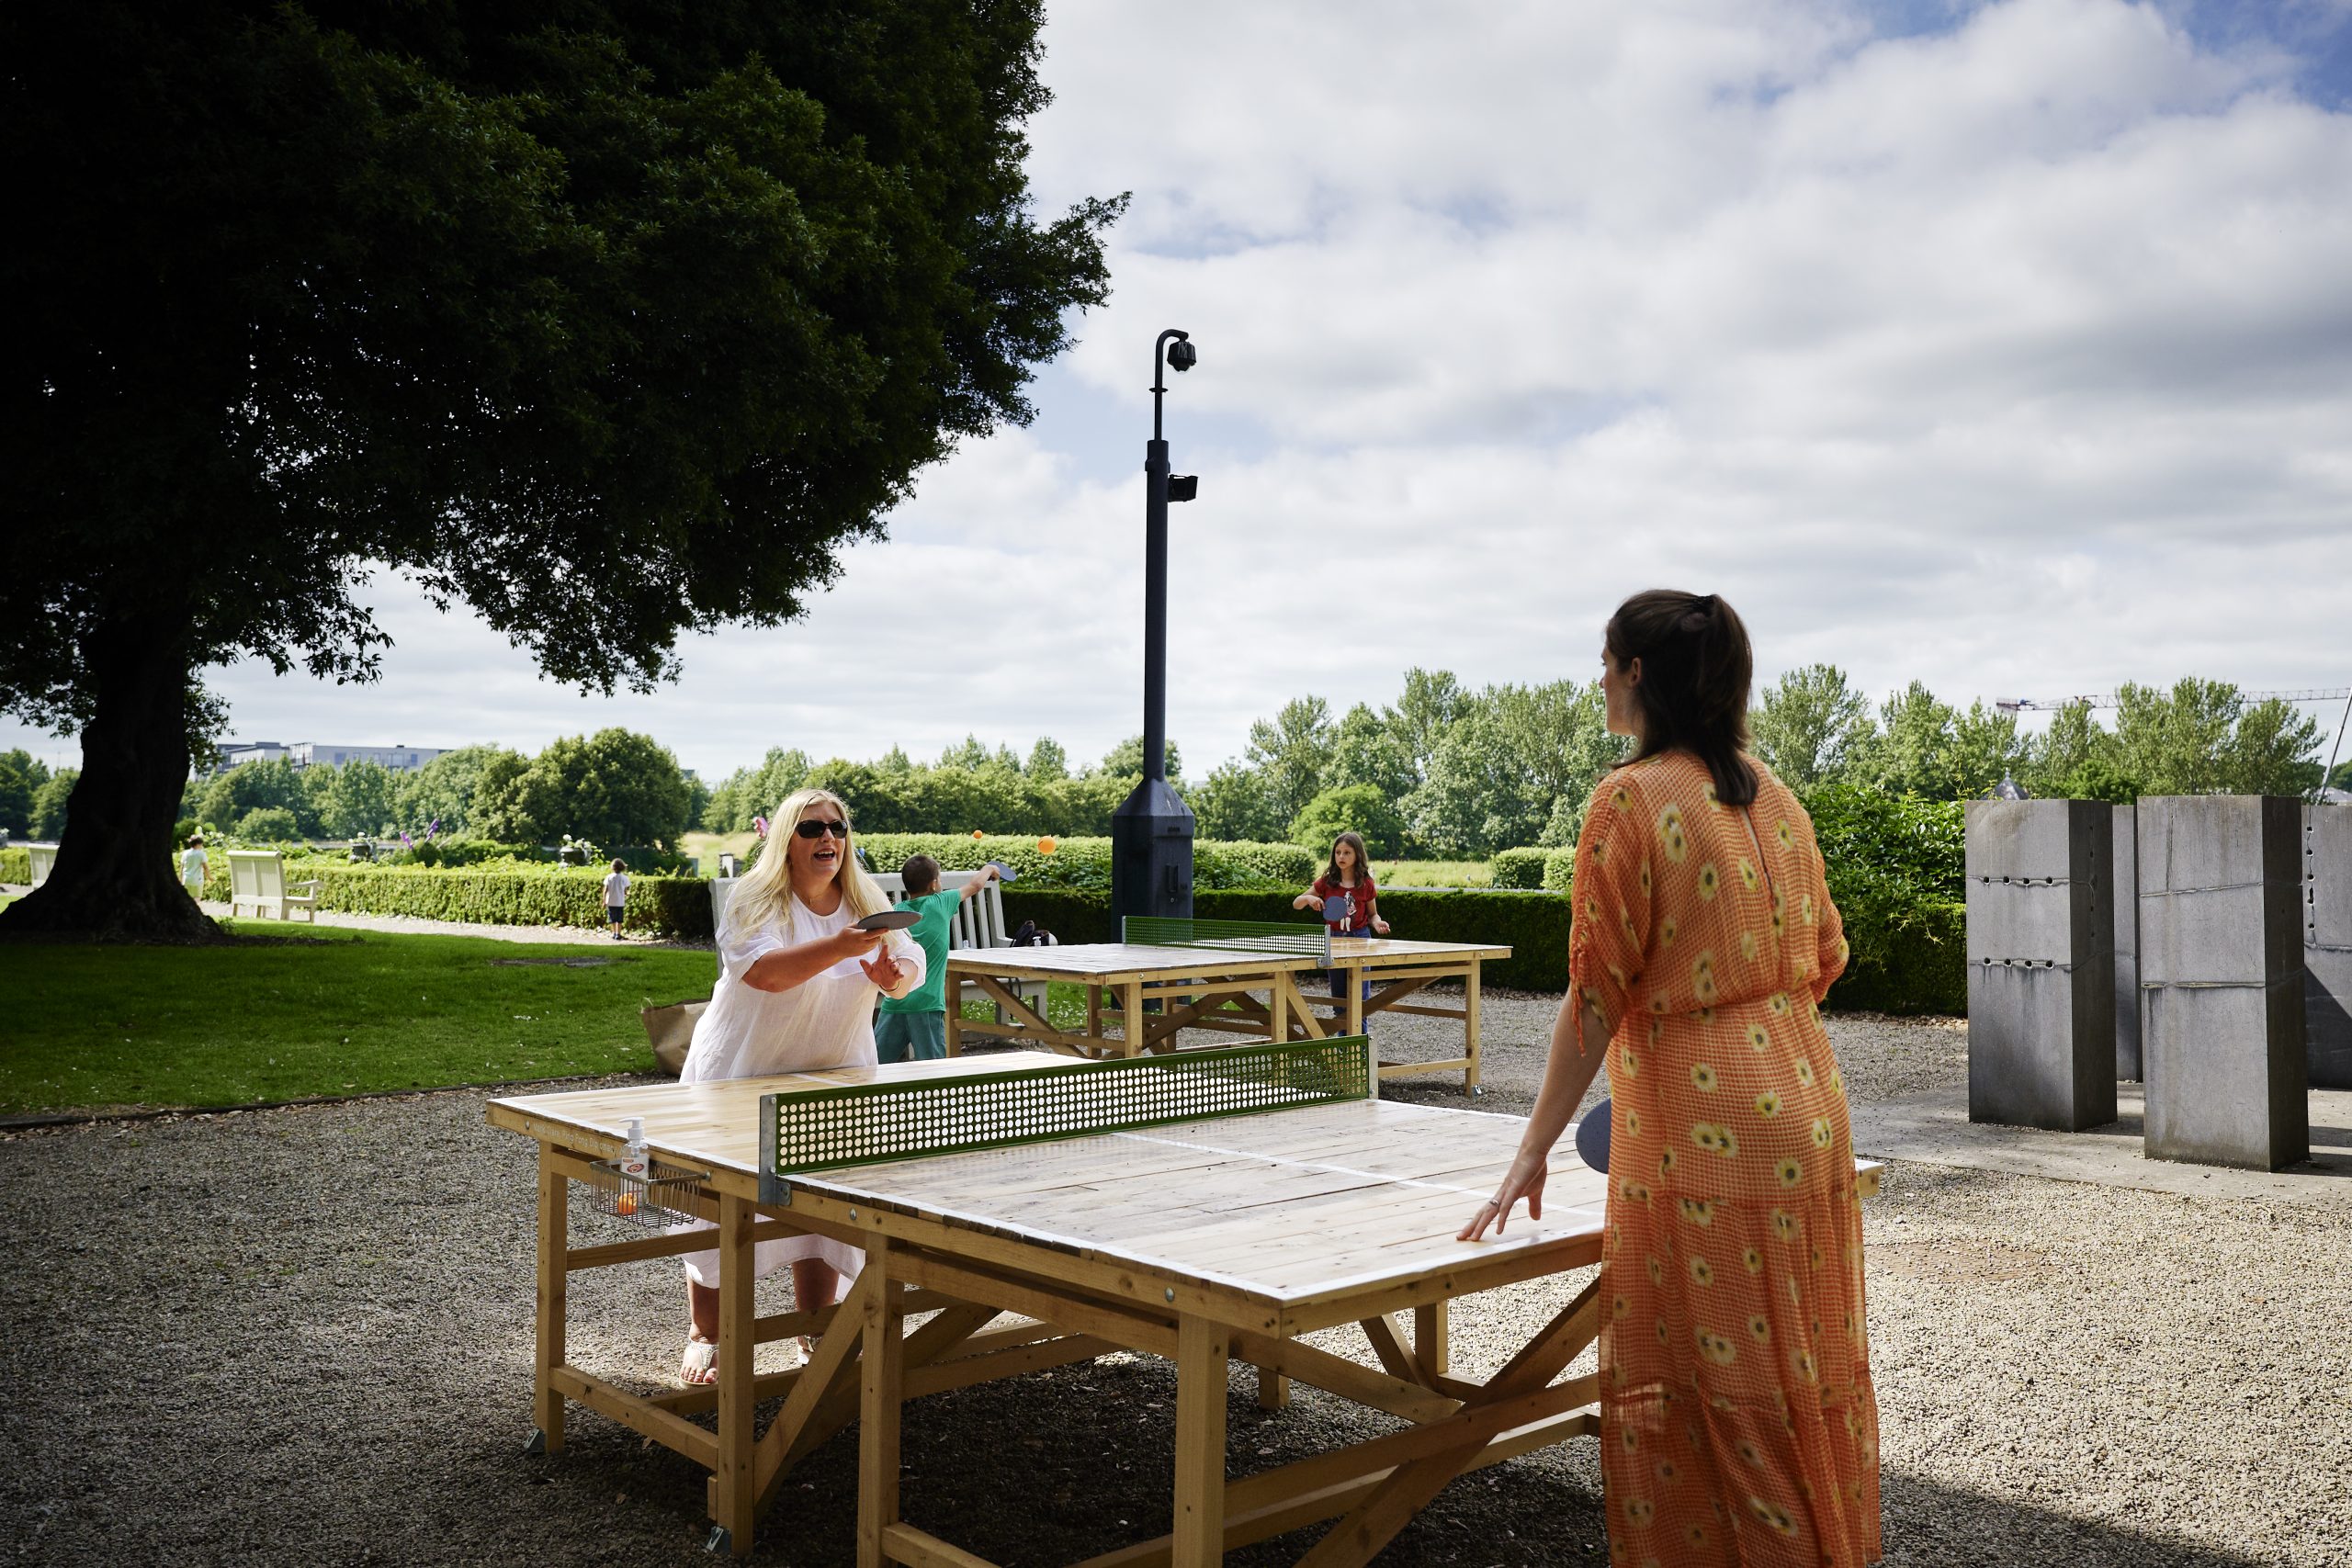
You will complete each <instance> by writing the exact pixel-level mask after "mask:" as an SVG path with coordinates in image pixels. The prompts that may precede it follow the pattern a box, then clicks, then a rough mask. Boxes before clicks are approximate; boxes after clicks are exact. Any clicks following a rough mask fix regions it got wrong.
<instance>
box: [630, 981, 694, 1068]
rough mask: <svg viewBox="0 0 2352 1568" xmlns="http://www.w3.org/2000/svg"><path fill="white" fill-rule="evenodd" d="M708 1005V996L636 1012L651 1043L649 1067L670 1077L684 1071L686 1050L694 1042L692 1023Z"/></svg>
mask: <svg viewBox="0 0 2352 1568" xmlns="http://www.w3.org/2000/svg"><path fill="white" fill-rule="evenodd" d="M709 1005H710V998H708V997H704V998H700V999H698V1000H692V1001H683V1002H671V1003H668V1004H667V1005H665V1006H662V1007H650V1008H644V1009H641V1010H639V1013H638V1016H639V1018H641V1019H643V1020H644V1021H645V1037H646V1038H647V1039H648V1040H650V1041H651V1042H652V1043H653V1065H654V1066H657V1067H660V1068H661V1069H662V1072H664V1073H666V1074H668V1075H669V1076H670V1077H673V1078H674V1077H677V1076H678V1075H679V1074H680V1073H681V1072H683V1071H684V1070H685V1066H686V1050H687V1047H689V1046H691V1045H692V1044H693V1043H695V1020H696V1019H698V1018H700V1017H701V1016H702V1010H703V1009H705V1008H707V1007H708V1006H709Z"/></svg>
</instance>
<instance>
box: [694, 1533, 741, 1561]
mask: <svg viewBox="0 0 2352 1568" xmlns="http://www.w3.org/2000/svg"><path fill="white" fill-rule="evenodd" d="M702 1549H703V1550H704V1551H707V1552H709V1553H710V1554H711V1555H712V1556H714V1557H724V1556H727V1555H728V1554H729V1553H730V1552H732V1551H734V1550H735V1532H734V1531H732V1530H730V1529H728V1528H727V1527H726V1526H725V1525H713V1526H711V1527H710V1539H709V1540H706V1541H704V1542H703V1543H702Z"/></svg>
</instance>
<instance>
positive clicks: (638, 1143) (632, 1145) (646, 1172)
mask: <svg viewBox="0 0 2352 1568" xmlns="http://www.w3.org/2000/svg"><path fill="white" fill-rule="evenodd" d="M652 1169H653V1165H652V1161H650V1159H648V1158H647V1157H646V1153H645V1122H644V1119H643V1118H641V1117H637V1116H632V1117H630V1118H629V1119H628V1144H627V1145H626V1146H625V1147H624V1148H623V1149H622V1150H621V1157H620V1171H621V1174H622V1175H623V1176H631V1177H635V1178H636V1179H638V1180H639V1181H642V1180H644V1179H646V1178H647V1177H648V1176H650V1175H651V1174H652Z"/></svg>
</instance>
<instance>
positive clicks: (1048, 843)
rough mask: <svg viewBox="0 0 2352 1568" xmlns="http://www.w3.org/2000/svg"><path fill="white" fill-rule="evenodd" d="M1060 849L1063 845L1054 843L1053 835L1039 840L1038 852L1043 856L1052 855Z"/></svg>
mask: <svg viewBox="0 0 2352 1568" xmlns="http://www.w3.org/2000/svg"><path fill="white" fill-rule="evenodd" d="M1060 848H1061V845H1059V844H1057V843H1056V842H1055V841H1054V838H1053V835H1051V834H1050V833H1049V834H1047V835H1046V837H1044V838H1042V839H1040V840H1037V852H1038V853H1039V854H1041V855H1049V854H1052V853H1053V852H1055V851H1056V850H1057V849H1060Z"/></svg>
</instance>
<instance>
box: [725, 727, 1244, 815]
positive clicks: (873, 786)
mask: <svg viewBox="0 0 2352 1568" xmlns="http://www.w3.org/2000/svg"><path fill="white" fill-rule="evenodd" d="M1168 775H1169V782H1170V783H1171V784H1175V785H1176V787H1177V788H1178V789H1179V790H1182V788H1183V784H1182V753H1181V752H1180V751H1179V750H1178V749H1177V747H1176V744H1175V742H1173V741H1170V742H1169V745H1168ZM1141 777H1143V738H1142V737H1141V736H1139V735H1138V736H1133V737H1130V738H1129V739H1125V740H1123V741H1121V742H1120V743H1119V744H1118V745H1116V746H1114V747H1113V748H1112V749H1111V751H1110V753H1109V754H1108V755H1107V756H1105V757H1104V758H1103V760H1102V761H1100V762H1099V763H1097V764H1095V765H1094V766H1092V767H1090V768H1084V769H1080V770H1078V771H1075V772H1074V771H1072V769H1071V767H1070V763H1069V753H1068V752H1067V751H1065V750H1063V749H1062V747H1061V745H1060V743H1059V742H1058V741H1056V740H1054V739H1051V738H1050V737H1048V738H1045V739H1039V740H1038V741H1037V742H1036V744H1035V745H1034V746H1032V747H1031V748H1030V749H1029V754H1028V756H1027V757H1025V758H1024V757H1023V756H1021V755H1020V754H1019V753H1017V752H1015V751H1014V750H1012V748H1011V747H1009V746H1002V745H1000V746H999V747H997V749H996V750H993V751H991V750H989V749H988V748H987V747H986V746H983V745H982V744H981V743H980V742H979V740H978V739H976V738H974V737H971V736H967V737H965V739H964V741H963V743H962V744H961V745H957V746H950V747H949V748H947V750H945V751H944V752H943V753H942V754H941V756H940V759H939V761H937V762H935V763H923V762H917V761H912V760H911V759H910V758H909V757H908V756H907V754H906V752H905V751H904V750H900V749H899V748H898V747H895V746H894V747H892V748H891V749H890V750H888V752H887V753H885V754H884V755H883V756H882V757H881V758H879V759H878V760H876V761H871V762H853V761H846V760H844V759H842V758H839V757H834V758H829V759H828V760H826V761H821V762H814V763H812V762H811V761H809V756H808V753H807V752H805V751H801V750H797V749H794V750H783V749H777V750H771V751H769V752H768V754H767V756H766V758H765V759H764V760H763V761H762V762H761V763H760V764H759V765H758V766H757V767H752V768H743V769H741V770H739V771H737V772H736V773H733V774H732V775H730V776H729V778H728V779H727V780H726V782H724V783H723V784H719V785H718V788H716V789H714V790H712V791H711V794H710V803H709V806H708V807H707V809H706V810H705V811H704V812H703V815H702V824H703V826H704V827H705V828H706V829H708V830H710V831H712V832H715V833H740V832H743V831H746V830H747V829H750V828H751V826H752V818H754V817H763V816H765V815H767V814H768V813H770V812H773V811H774V810H775V807H776V803H777V802H779V801H781V800H782V799H784V797H785V796H786V795H790V794H791V793H792V792H793V791H794V790H796V789H799V788H801V787H802V786H804V785H815V786H819V787H821V788H824V789H830V790H831V791H832V792H833V793H834V794H835V795H840V796H841V797H842V799H843V800H845V801H847V802H849V807H850V812H851V815H852V816H854V818H856V820H857V826H858V829H859V831H861V832H867V833H966V832H972V831H975V830H978V831H980V832H987V833H1057V834H1067V835H1071V836H1097V835H1102V834H1107V833H1108V832H1110V830H1111V814H1112V813H1113V812H1114V811H1115V810H1117V809H1118V807H1119V803H1120V802H1121V801H1123V800H1125V798H1126V797H1127V794H1128V792H1129V791H1131V790H1133V789H1134V788H1135V786H1136V780H1138V779H1140V778H1141ZM1203 831H1204V836H1211V835H1208V834H1207V833H1206V830H1205V829H1204V830H1203ZM1278 836H1279V835H1278Z"/></svg>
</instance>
